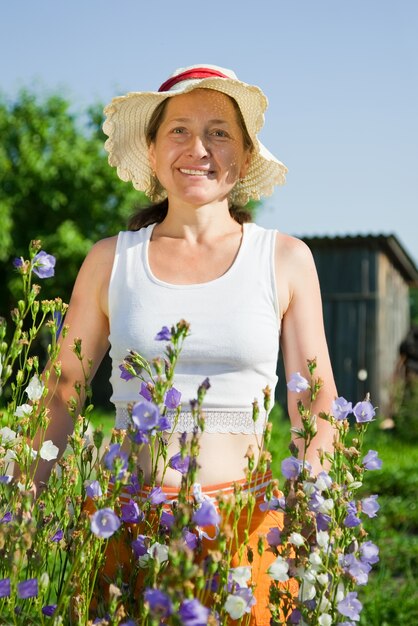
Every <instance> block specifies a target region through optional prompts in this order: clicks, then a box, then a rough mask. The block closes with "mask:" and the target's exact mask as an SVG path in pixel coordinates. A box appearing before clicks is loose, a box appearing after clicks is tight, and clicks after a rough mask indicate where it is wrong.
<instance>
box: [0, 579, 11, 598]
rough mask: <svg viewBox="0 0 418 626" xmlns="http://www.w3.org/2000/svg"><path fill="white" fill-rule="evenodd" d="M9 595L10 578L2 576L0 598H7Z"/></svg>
mask: <svg viewBox="0 0 418 626" xmlns="http://www.w3.org/2000/svg"><path fill="white" fill-rule="evenodd" d="M9 596H10V578H2V579H1V580H0V598H8V597H9Z"/></svg>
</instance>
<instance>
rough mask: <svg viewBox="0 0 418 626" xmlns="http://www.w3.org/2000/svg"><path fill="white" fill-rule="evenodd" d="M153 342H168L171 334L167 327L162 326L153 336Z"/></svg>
mask: <svg viewBox="0 0 418 626" xmlns="http://www.w3.org/2000/svg"><path fill="white" fill-rule="evenodd" d="M154 339H155V341H170V340H171V332H170V329H169V328H168V327H167V326H163V327H162V329H161V330H160V331H159V332H158V333H157V334H156V335H155V337H154Z"/></svg>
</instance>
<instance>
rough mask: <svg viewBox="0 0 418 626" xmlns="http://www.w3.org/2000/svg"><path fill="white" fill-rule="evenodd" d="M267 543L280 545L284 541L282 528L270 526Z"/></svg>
mask: <svg viewBox="0 0 418 626" xmlns="http://www.w3.org/2000/svg"><path fill="white" fill-rule="evenodd" d="M266 539H267V543H268V544H269V546H278V545H280V543H281V541H282V533H281V531H280V528H277V527H275V528H270V530H269V531H268V533H267V535H266Z"/></svg>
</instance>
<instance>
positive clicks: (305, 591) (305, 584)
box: [298, 578, 316, 602]
mask: <svg viewBox="0 0 418 626" xmlns="http://www.w3.org/2000/svg"><path fill="white" fill-rule="evenodd" d="M315 596H316V587H315V585H314V584H313V583H312V582H310V581H309V580H307V579H306V578H302V581H301V584H300V587H299V594H298V597H299V600H300V601H301V602H307V601H309V600H313V599H314V597H315Z"/></svg>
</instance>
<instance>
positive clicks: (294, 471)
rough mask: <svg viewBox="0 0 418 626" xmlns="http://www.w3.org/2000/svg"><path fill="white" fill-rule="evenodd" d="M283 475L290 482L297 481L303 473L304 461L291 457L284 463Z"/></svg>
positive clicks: (282, 466)
mask: <svg viewBox="0 0 418 626" xmlns="http://www.w3.org/2000/svg"><path fill="white" fill-rule="evenodd" d="M281 469H282V474H283V476H284V477H285V478H287V479H288V480H292V479H295V478H297V477H298V476H299V474H300V473H301V471H302V461H300V460H299V459H297V458H296V457H294V456H289V457H287V458H286V459H284V460H283V461H282V465H281Z"/></svg>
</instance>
